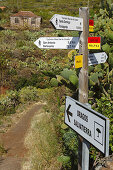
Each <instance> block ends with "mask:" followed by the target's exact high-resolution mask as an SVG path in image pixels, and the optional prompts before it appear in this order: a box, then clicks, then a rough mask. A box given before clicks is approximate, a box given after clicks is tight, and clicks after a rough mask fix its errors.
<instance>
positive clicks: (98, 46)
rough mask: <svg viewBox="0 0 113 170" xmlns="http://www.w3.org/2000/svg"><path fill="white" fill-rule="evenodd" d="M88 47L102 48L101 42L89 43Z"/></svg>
mask: <svg viewBox="0 0 113 170" xmlns="http://www.w3.org/2000/svg"><path fill="white" fill-rule="evenodd" d="M88 49H101V45H100V43H88Z"/></svg>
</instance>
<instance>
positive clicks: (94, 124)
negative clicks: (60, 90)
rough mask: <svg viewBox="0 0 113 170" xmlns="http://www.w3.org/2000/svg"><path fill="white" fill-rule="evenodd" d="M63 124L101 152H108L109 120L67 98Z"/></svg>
mask: <svg viewBox="0 0 113 170" xmlns="http://www.w3.org/2000/svg"><path fill="white" fill-rule="evenodd" d="M65 123H66V124H67V125H68V126H69V127H71V128H72V129H73V130H74V131H75V132H77V133H78V134H79V135H81V136H82V137H83V138H85V139H86V140H87V141H88V142H89V143H91V144H92V145H93V146H95V147H96V148H98V149H99V150H100V151H101V152H103V153H106V150H109V144H108V142H107V139H109V119H108V118H107V117H105V116H103V115H102V114H100V113H98V112H96V111H94V110H92V109H90V108H89V107H88V106H86V105H85V104H82V103H80V102H78V101H76V100H74V99H72V98H71V97H68V96H67V97H66V104H65Z"/></svg>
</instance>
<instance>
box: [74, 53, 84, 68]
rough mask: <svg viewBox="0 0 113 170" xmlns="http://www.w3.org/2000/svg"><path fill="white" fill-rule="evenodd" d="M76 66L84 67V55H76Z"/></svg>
mask: <svg viewBox="0 0 113 170" xmlns="http://www.w3.org/2000/svg"><path fill="white" fill-rule="evenodd" d="M74 65H75V68H81V67H83V55H78V56H75V63H74Z"/></svg>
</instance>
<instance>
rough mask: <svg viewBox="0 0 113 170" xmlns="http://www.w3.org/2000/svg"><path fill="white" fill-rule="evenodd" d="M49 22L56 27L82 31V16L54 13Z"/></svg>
mask: <svg viewBox="0 0 113 170" xmlns="http://www.w3.org/2000/svg"><path fill="white" fill-rule="evenodd" d="M50 22H51V23H52V24H53V26H54V27H55V28H56V29H61V30H74V31H83V18H78V17H72V16H66V15H59V14H55V15H53V17H52V18H51V19H50Z"/></svg>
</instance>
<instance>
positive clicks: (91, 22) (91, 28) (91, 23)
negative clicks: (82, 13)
mask: <svg viewBox="0 0 113 170" xmlns="http://www.w3.org/2000/svg"><path fill="white" fill-rule="evenodd" d="M89 32H94V20H92V19H89Z"/></svg>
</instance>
